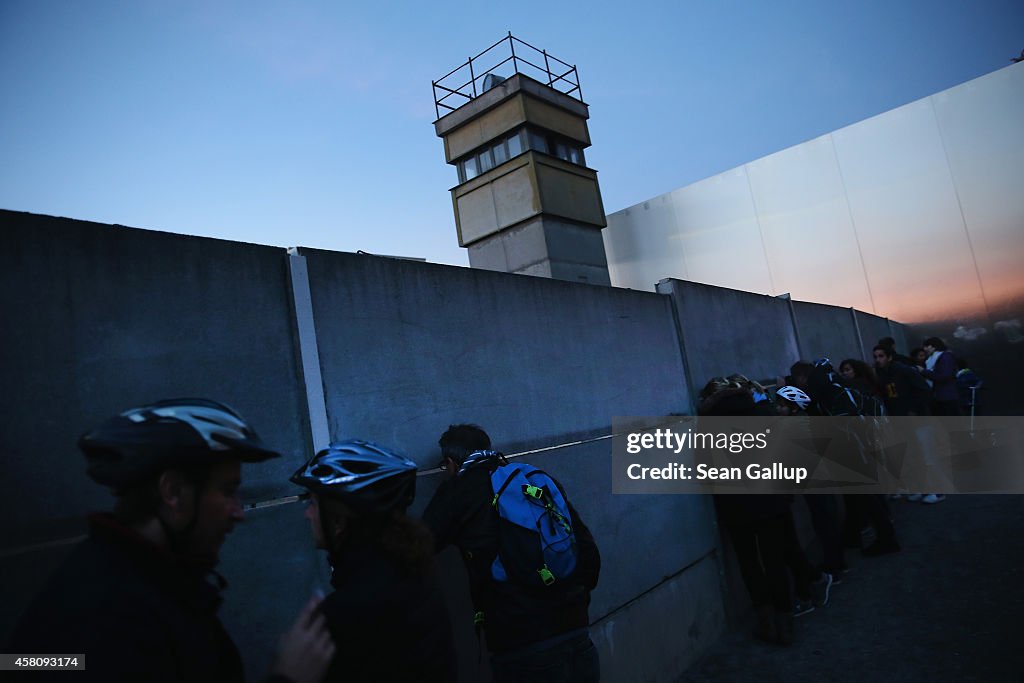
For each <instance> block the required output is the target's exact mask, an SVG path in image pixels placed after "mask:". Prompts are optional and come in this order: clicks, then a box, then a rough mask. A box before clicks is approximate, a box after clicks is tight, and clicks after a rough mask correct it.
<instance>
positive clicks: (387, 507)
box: [291, 440, 457, 683]
mask: <svg viewBox="0 0 1024 683" xmlns="http://www.w3.org/2000/svg"><path fill="white" fill-rule="evenodd" d="M291 481H292V482H293V483H295V484H298V485H299V486H301V487H303V488H305V489H307V490H308V491H309V493H308V498H309V505H308V507H307V508H306V518H307V519H308V520H309V522H310V530H311V532H312V535H313V539H314V541H315V542H316V546H317V547H318V548H320V549H322V550H325V551H326V552H327V557H328V560H329V562H330V565H331V569H332V576H331V585H332V586H333V587H334V588H335V591H334V592H333V593H331V594H330V595H328V596H327V597H326V598H325V599H324V601H323V603H322V604H321V606H320V610H321V612H322V614H323V615H324V616H325V617H326V619H327V626H328V628H329V629H330V631H331V634H332V635H333V637H334V641H335V642H336V643H337V644H338V649H337V654H336V655H335V658H334V661H333V663H332V664H331V667H330V669H329V671H328V673H327V678H326V680H327V681H345V682H347V683H354V682H359V681H389V682H391V683H401V682H402V681H418V682H419V681H421V682H424V683H430V682H432V681H438V682H441V681H453V680H455V679H456V677H457V672H456V663H457V660H456V657H455V645H454V639H453V636H452V630H451V623H450V620H449V618H448V609H447V607H446V605H445V602H444V598H443V595H442V593H441V590H440V587H439V585H438V583H437V581H436V578H435V576H434V574H433V572H432V563H433V539H432V538H431V536H430V532H429V531H428V530H427V528H426V527H425V526H424V525H423V523H422V522H420V521H418V520H416V519H413V518H411V517H409V516H408V515H406V514H405V510H406V508H407V507H408V506H409V504H410V503H412V500H413V497H414V495H415V491H416V463H414V462H413V461H411V460H409V459H407V458H405V457H403V456H401V455H399V454H397V453H395V452H394V451H392V450H390V449H388V448H385V447H384V446H380V445H378V444H375V443H372V442H369V441H361V440H350V441H342V442H338V443H333V444H331V445H330V446H328V447H327V448H326V449H324V450H322V451H320V452H319V453H317V454H316V455H315V456H314V457H313V458H312V459H311V460H310V461H309V462H307V463H306V464H305V465H303V466H302V467H300V468H299V469H298V471H296V472H295V474H294V475H292V478H291Z"/></svg>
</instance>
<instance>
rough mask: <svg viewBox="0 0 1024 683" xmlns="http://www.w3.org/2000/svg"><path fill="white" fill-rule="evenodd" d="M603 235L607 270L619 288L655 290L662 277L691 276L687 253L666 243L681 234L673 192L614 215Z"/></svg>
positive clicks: (672, 242) (674, 240)
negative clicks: (673, 202) (677, 222)
mask: <svg viewBox="0 0 1024 683" xmlns="http://www.w3.org/2000/svg"><path fill="white" fill-rule="evenodd" d="M602 236H603V237H604V249H605V253H606V254H607V255H608V273H609V275H610V276H611V279H612V282H613V283H614V284H615V285H616V286H617V287H628V288H630V289H640V290H645V291H654V285H655V284H657V282H658V280H660V279H662V278H666V277H675V278H679V279H681V280H688V279H690V275H689V273H688V272H687V269H686V255H685V254H684V253H682V252H681V250H680V249H678V248H676V247H669V246H667V245H670V244H674V243H678V241H679V237H680V235H679V227H678V225H677V224H676V214H675V208H674V207H673V205H672V195H670V194H664V195H661V196H659V197H655V198H654V199H651V200H650V201H647V202H644V203H643V204H638V205H636V206H634V207H631V208H628V209H625V210H623V211H619V212H617V213H613V214H611V215H610V216H608V227H607V228H605V229H604V230H603V231H602ZM658 245H662V248H658Z"/></svg>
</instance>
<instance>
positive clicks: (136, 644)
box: [7, 514, 243, 683]
mask: <svg viewBox="0 0 1024 683" xmlns="http://www.w3.org/2000/svg"><path fill="white" fill-rule="evenodd" d="M89 526H90V529H89V538H88V539H87V540H85V541H84V542H82V543H81V544H79V545H78V547H76V548H75V549H74V550H73V551H72V553H71V556H70V557H68V558H67V560H65V562H64V563H63V564H62V565H61V566H60V568H58V569H57V571H56V573H55V574H54V575H53V576H52V577H51V578H50V580H49V582H48V583H47V585H46V587H45V588H44V589H43V591H42V592H41V593H40V594H39V596H38V597H37V598H36V600H35V601H34V602H33V603H32V605H31V606H30V607H29V608H28V611H27V612H26V613H25V614H24V615H23V616H22V618H21V620H20V622H19V623H18V625H17V627H16V628H15V632H14V637H13V639H12V641H11V644H10V646H9V648H8V650H7V651H8V652H20V653H34V654H47V653H48V654H60V655H68V654H84V655H85V671H81V672H76V673H73V674H69V673H68V672H63V671H62V672H42V671H35V672H33V674H32V679H33V680H37V681H44V680H46V681H48V680H55V681H67V680H68V677H69V676H70V678H72V679H74V680H76V681H104V682H105V683H106V682H113V683H121V682H124V683H128V682H131V683H135V682H136V681H155V682H157V683H161V682H166V683H179V682H180V683H205V682H210V683H214V682H219V683H241V681H242V680H243V668H242V661H241V658H240V657H239V654H238V650H237V649H236V647H235V645H234V643H233V642H232V640H231V638H230V637H229V636H228V634H227V632H226V631H225V630H224V628H223V626H222V625H221V623H220V620H219V619H218V618H217V608H218V607H219V606H220V603H221V598H220V595H219V591H218V588H215V587H214V586H213V585H211V584H210V583H208V582H207V580H206V579H205V577H204V573H203V572H201V571H199V570H197V569H195V568H194V567H191V566H189V565H187V564H185V563H184V562H182V560H180V559H179V558H177V557H176V556H174V555H172V554H171V553H169V552H167V551H165V550H163V549H162V548H160V547H158V546H156V545H154V544H152V543H151V542H149V541H148V540H146V539H145V538H143V537H142V536H141V535H139V534H138V533H137V532H135V531H134V530H132V529H130V528H128V527H125V526H124V525H122V524H120V523H119V522H117V521H116V520H115V519H114V518H113V517H111V516H109V515H102V514H96V515H92V516H91V517H90V518H89ZM223 585H225V584H223V581H222V586H223Z"/></svg>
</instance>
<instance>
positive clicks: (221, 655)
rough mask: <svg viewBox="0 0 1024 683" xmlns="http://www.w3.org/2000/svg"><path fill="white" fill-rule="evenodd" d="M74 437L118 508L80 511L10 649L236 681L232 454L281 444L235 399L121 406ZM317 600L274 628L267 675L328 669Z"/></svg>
mask: <svg viewBox="0 0 1024 683" xmlns="http://www.w3.org/2000/svg"><path fill="white" fill-rule="evenodd" d="M79 447H80V448H81V449H82V451H83V452H84V453H85V456H86V459H87V461H88V470H87V471H88V474H89V476H90V477H91V478H92V479H93V480H95V481H96V482H97V483H99V484H102V485H104V486H108V487H110V488H111V489H112V490H113V492H114V493H115V495H116V496H117V504H116V508H115V511H114V513H113V514H94V515H91V516H90V517H89V527H90V529H89V538H88V539H87V540H86V541H84V542H83V543H81V544H80V545H79V546H78V547H77V548H76V549H75V550H74V551H73V552H72V554H71V556H70V557H69V558H68V559H67V560H66V561H65V562H64V564H63V565H62V566H61V567H60V568H59V569H58V570H57V572H56V573H55V574H54V576H53V577H52V578H51V579H50V581H49V582H48V584H47V585H46V586H45V588H44V589H43V590H42V592H41V593H40V594H39V596H37V598H36V599H35V601H34V602H33V603H32V605H31V606H30V607H29V609H28V611H27V612H26V613H25V614H24V615H23V616H22V618H21V620H20V622H19V624H18V626H17V627H16V629H15V633H14V637H13V639H12V642H11V644H10V647H9V648H8V650H7V651H8V652H16V653H22V654H36V655H39V654H53V655H57V654H59V655H68V654H77V655H82V656H83V658H84V663H85V671H84V672H83V673H84V675H83V676H82V678H83V679H84V680H90V681H93V680H95V681H114V682H121V681H124V682H127V681H166V682H181V683H186V682H187V683H192V682H197V683H201V682H206V681H210V682H213V681H217V682H223V683H233V682H236V681H241V680H242V679H243V666H242V660H241V657H240V656H239V654H238V650H237V648H236V647H235V645H234V643H233V642H232V640H231V638H230V636H228V634H227V632H226V631H225V630H224V627H223V626H222V625H221V623H220V620H219V619H218V618H217V608H218V606H219V605H220V602H221V598H220V589H222V588H224V587H225V586H226V582H225V581H224V580H223V578H221V577H220V576H219V575H217V574H216V573H215V572H213V568H214V566H215V565H216V563H217V559H218V555H219V553H220V548H221V545H222V544H223V543H224V538H225V536H226V534H228V533H230V531H231V529H232V528H233V527H234V525H235V524H236V523H238V522H240V521H242V518H243V515H242V506H241V502H240V500H239V498H238V489H239V487H240V485H241V463H243V462H260V461H263V460H267V459H269V458H274V457H277V456H278V454H277V453H276V452H274V451H272V450H269V449H267V448H266V447H264V446H263V444H262V442H261V441H260V439H259V437H258V436H257V435H256V433H255V432H254V431H253V430H252V428H251V427H249V425H248V424H246V423H245V422H244V421H243V420H242V418H241V417H240V416H239V415H238V414H237V413H235V412H234V411H232V410H231V409H230V408H228V407H227V406H224V405H221V404H219V403H215V402H213V401H207V400H204V399H178V400H170V401H160V402H158V403H155V404H153V405H148V406H144V407H141V408H136V409H133V410H129V411H127V412H125V413H122V414H121V415H118V416H117V417H114V418H111V419H109V420H107V421H106V422H104V423H102V424H101V425H99V426H98V427H97V428H95V429H93V430H92V431H90V432H88V433H87V434H85V435H84V436H82V438H81V439H80V440H79ZM209 575H212V576H213V577H214V578H215V580H216V585H214V584H211V583H210V582H208V581H207V576H209ZM315 608H316V604H315V602H311V603H310V604H309V605H307V607H306V609H305V610H304V611H303V613H302V614H301V615H300V616H299V620H298V621H297V622H296V624H295V626H294V627H293V628H292V630H291V631H290V632H289V633H288V634H287V635H286V637H285V639H284V641H283V642H282V649H281V650H280V651H279V653H278V659H277V662H276V663H275V668H274V675H273V677H274V678H275V679H276V680H280V681H285V680H292V681H296V682H303V681H318V680H319V679H320V678H321V677H322V675H323V673H324V671H325V670H326V667H327V664H328V663H329V662H330V657H331V655H332V654H333V649H334V648H333V644H332V643H331V641H330V638H329V636H328V635H327V632H326V629H325V627H324V624H323V620H322V618H316V617H314V616H313V615H314V610H315ZM35 675H36V676H37V677H39V676H45V674H41V673H37V674H35ZM63 675H64V674H61V675H59V676H56V677H55V678H54V680H61V681H63V680H64V678H63ZM40 680H47V679H45V678H40Z"/></svg>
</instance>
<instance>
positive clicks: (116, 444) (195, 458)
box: [78, 398, 280, 490]
mask: <svg viewBox="0 0 1024 683" xmlns="http://www.w3.org/2000/svg"><path fill="white" fill-rule="evenodd" d="M78 447H79V448H80V449H81V450H82V452H83V453H84V454H85V458H86V461H87V463H88V466H87V470H86V472H87V473H88V475H89V476H90V477H91V478H92V479H93V480H94V481H96V482H97V483H99V484H103V485H105V486H109V487H111V488H113V489H115V490H122V489H125V488H130V487H131V486H133V485H136V484H140V483H142V482H144V481H145V480H146V479H148V478H149V477H152V476H154V475H156V474H157V473H159V472H160V471H161V470H164V469H167V468H168V467H175V466H191V465H199V464H203V463H210V464H213V463H215V462H220V461H223V460H231V459H236V460H241V461H242V462H262V461H264V460H268V459H270V458H276V457H278V456H279V455H280V453H278V452H276V451H273V450H270V449H269V448H267V447H265V446H264V445H263V442H262V441H260V438H259V436H258V435H257V434H256V432H255V430H254V429H253V428H252V427H250V426H249V424H248V423H246V422H245V420H243V419H242V417H241V416H240V415H239V414H238V413H236V412H235V411H234V410H232V409H231V408H229V407H228V406H226V405H224V404H222V403H217V402H216V401H210V400H207V399H202V398H178V399H169V400H165V401H158V402H157V403H153V404H152V405H147V406H142V407H140V408H132V409H131V410H128V411H126V412H124V413H121V414H120V415H118V416H116V417H112V418H110V419H109V420H106V421H105V422H103V423H101V424H100V425H99V426H97V427H96V428H94V429H92V430H90V431H88V432H86V433H85V434H83V435H82V436H81V438H79V440H78Z"/></svg>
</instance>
